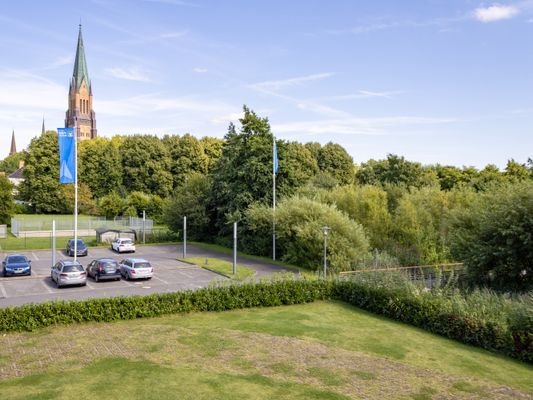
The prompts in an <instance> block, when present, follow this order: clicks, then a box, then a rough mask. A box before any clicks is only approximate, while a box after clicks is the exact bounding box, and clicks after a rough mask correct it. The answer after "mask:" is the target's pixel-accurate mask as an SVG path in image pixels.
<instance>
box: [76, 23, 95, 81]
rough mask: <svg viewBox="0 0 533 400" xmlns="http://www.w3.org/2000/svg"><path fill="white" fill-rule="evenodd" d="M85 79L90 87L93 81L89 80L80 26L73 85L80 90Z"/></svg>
mask: <svg viewBox="0 0 533 400" xmlns="http://www.w3.org/2000/svg"><path fill="white" fill-rule="evenodd" d="M84 79H85V83H86V84H87V86H89V87H90V86H91V81H90V80H89V71H88V69H87V62H86V61H85V48H84V47H83V37H82V35H81V24H80V33H79V34H78V47H77V48H76V60H75V61H74V72H73V73H72V83H73V84H74V85H75V86H76V88H79V87H80V86H81V83H82V82H83V80H84Z"/></svg>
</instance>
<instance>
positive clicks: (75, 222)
mask: <svg viewBox="0 0 533 400" xmlns="http://www.w3.org/2000/svg"><path fill="white" fill-rule="evenodd" d="M76 125H77V124H76ZM78 129H79V128H78V127H75V128H74V262H76V260H77V259H78Z"/></svg>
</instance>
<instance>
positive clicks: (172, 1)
mask: <svg viewBox="0 0 533 400" xmlns="http://www.w3.org/2000/svg"><path fill="white" fill-rule="evenodd" d="M143 1H144V2H145V3H160V4H168V5H171V6H182V7H200V5H199V4H197V3H192V2H190V1H182V0H143Z"/></svg>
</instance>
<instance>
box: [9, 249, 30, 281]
mask: <svg viewBox="0 0 533 400" xmlns="http://www.w3.org/2000/svg"><path fill="white" fill-rule="evenodd" d="M2 273H3V275H4V276H10V275H31V260H29V259H28V257H26V256H25V255H22V254H8V255H7V256H6V258H4V261H2Z"/></svg>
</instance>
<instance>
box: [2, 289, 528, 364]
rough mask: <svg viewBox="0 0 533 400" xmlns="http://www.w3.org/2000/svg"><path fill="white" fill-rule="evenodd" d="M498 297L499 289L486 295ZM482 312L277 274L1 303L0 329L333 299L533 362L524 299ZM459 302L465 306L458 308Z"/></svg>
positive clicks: (446, 300)
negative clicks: (154, 290) (161, 289)
mask: <svg viewBox="0 0 533 400" xmlns="http://www.w3.org/2000/svg"><path fill="white" fill-rule="evenodd" d="M490 296H497V295H490ZM490 296H489V297H488V299H487V300H483V299H482V300H483V301H485V302H486V303H487V307H484V308H486V309H487V310H488V311H486V312H485V314H479V313H475V312H471V311H470V309H471V308H472V305H471V304H466V306H465V305H464V304H459V303H461V301H463V300H464V296H463V295H456V296H448V297H445V296H441V295H437V294H433V293H431V292H429V293H424V292H422V293H421V294H416V293H415V292H413V290H412V287H408V286H407V285H403V286H402V285H390V287H389V285H383V284H381V285H380V284H376V282H369V281H365V280H357V279H352V280H338V281H329V280H328V281H325V280H305V279H282V280H274V281H264V282H259V283H245V284H238V285H220V286H214V287H209V288H203V289H199V290H196V291H185V292H176V293H167V294H154V295H149V296H142V297H140V296H132V297H112V298H104V299H91V300H83V301H70V302H51V303H44V304H31V305H26V306H22V307H12V308H6V309H0V331H1V332H10V331H32V330H35V329H38V328H42V327H46V326H51V325H57V324H70V323H75V322H88V321H101V322H110V321H117V320H127V319H135V318H144V317H156V316H161V315H165V314H175V313H188V312H199V311H225V310H233V309H241V308H249V307H271V306H280V305H289V304H302V303H308V302H312V301H315V300H326V299H335V300H341V301H344V302H347V303H349V304H352V305H354V306H357V307H359V308H362V309H365V310H367V311H370V312H372V313H376V314H380V315H384V316H387V317H389V318H393V319H395V320H398V321H402V322H405V323H408V324H411V325H414V326H417V327H420V328H423V329H425V330H428V331H430V332H433V333H437V334H440V335H443V336H446V337H448V338H451V339H455V340H458V341H461V342H463V343H468V344H472V345H475V346H478V347H481V348H484V349H486V350H490V351H495V352H499V353H502V354H506V355H509V356H511V357H514V358H517V359H520V360H523V361H526V362H530V363H531V362H533V314H532V309H531V308H530V305H531V304H530V303H528V304H522V305H520V304H518V305H517V306H516V307H512V308H511V309H510V310H507V309H506V310H503V311H505V312H502V310H499V309H498V308H497V307H496V306H492V309H491V305H490V303H491V302H494V303H497V301H494V299H496V300H498V301H499V300H500V298H498V297H490ZM461 306H462V308H461Z"/></svg>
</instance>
